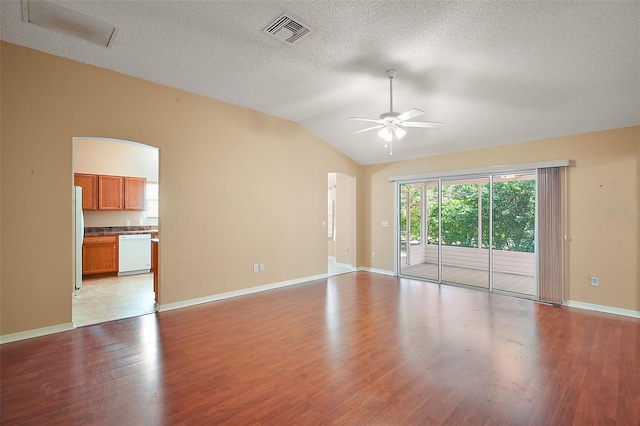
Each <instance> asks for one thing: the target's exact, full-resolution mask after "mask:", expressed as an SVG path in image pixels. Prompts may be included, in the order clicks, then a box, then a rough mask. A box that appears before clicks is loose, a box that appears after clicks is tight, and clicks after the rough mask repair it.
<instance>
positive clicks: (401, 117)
mask: <svg viewBox="0 0 640 426" xmlns="http://www.w3.org/2000/svg"><path fill="white" fill-rule="evenodd" d="M421 114H424V111H423V110H421V109H418V108H412V109H410V110H409V111H405V112H403V113H402V114H400V115H399V116H397V117H396V120H400V121H406V120H411V119H412V118H413V117H417V116H419V115H421Z"/></svg>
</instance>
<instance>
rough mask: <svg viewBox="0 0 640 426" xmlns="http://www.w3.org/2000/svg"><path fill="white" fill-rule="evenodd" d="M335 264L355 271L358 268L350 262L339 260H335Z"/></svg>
mask: <svg viewBox="0 0 640 426" xmlns="http://www.w3.org/2000/svg"><path fill="white" fill-rule="evenodd" d="M335 265H336V266H337V267H339V268H347V269H353V270H354V271H355V270H356V268H354V267H353V265H352V264H350V263H338V262H335Z"/></svg>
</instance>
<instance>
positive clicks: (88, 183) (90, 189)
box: [73, 173, 98, 210]
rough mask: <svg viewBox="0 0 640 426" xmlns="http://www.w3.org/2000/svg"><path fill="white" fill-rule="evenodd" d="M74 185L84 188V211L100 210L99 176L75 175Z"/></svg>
mask: <svg viewBox="0 0 640 426" xmlns="http://www.w3.org/2000/svg"><path fill="white" fill-rule="evenodd" d="M73 182H74V183H73V184H74V185H75V186H80V187H82V210H96V209H97V208H98V176H96V175H87V174H82V173H75V174H74V176H73Z"/></svg>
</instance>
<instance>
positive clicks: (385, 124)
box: [349, 70, 445, 155]
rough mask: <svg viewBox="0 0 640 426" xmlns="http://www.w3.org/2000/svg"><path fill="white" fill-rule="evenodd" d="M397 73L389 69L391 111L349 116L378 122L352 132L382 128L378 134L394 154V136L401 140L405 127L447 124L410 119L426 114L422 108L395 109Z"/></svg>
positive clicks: (437, 126)
mask: <svg viewBox="0 0 640 426" xmlns="http://www.w3.org/2000/svg"><path fill="white" fill-rule="evenodd" d="M397 73H398V72H397V71H396V70H388V71H387V77H389V112H385V113H384V114H381V115H380V118H379V119H372V118H360V117H349V119H350V120H360V121H369V122H371V123H376V125H375V126H371V127H367V128H366V129H362V130H357V131H355V132H352V133H350V134H351V135H355V134H356V133H362V132H368V131H369V130H376V129H380V130H379V131H378V136H380V137H381V138H382V139H383V140H384V147H385V148H386V147H387V145H388V146H389V155H393V147H392V143H393V139H394V137H395V139H396V140H399V139H402V138H403V137H404V136H405V135H406V134H407V131H406V130H404V129H403V127H422V128H430V129H435V128H439V127H442V126H444V124H445V123H439V122H434V121H409V120H411V119H412V118H414V117H417V116H419V115H420V114H424V111H423V110H421V109H417V108H412V109H410V110H408V111H405V112H403V113H399V112H394V111H393V78H394V77H395V76H396V74H397Z"/></svg>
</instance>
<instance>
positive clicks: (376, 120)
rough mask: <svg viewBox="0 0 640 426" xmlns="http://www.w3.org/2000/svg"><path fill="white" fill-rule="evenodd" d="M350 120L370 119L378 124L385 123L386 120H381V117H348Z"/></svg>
mask: <svg viewBox="0 0 640 426" xmlns="http://www.w3.org/2000/svg"><path fill="white" fill-rule="evenodd" d="M348 119H349V120H358V121H369V122H371V123H378V124H385V122H384V121H382V120H380V119H374V118H360V117H348Z"/></svg>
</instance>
